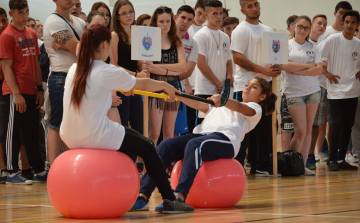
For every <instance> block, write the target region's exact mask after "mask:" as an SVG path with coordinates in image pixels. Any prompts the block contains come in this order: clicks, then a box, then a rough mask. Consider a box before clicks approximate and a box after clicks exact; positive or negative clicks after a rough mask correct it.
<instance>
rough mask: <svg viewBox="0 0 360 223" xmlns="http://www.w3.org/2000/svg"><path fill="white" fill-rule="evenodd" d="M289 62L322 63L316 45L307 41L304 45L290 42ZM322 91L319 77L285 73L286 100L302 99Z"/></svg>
mask: <svg viewBox="0 0 360 223" xmlns="http://www.w3.org/2000/svg"><path fill="white" fill-rule="evenodd" d="M289 61H290V62H294V63H313V62H315V63H322V60H321V54H320V51H319V49H318V48H317V46H316V45H314V44H312V43H310V42H308V41H306V42H305V43H304V44H303V45H300V44H298V43H297V42H295V40H294V39H292V40H289ZM317 91H320V87H319V81H318V77H317V76H305V75H298V74H293V73H291V72H285V73H284V86H283V93H284V94H285V96H286V98H294V97H302V96H305V95H309V94H313V93H315V92H317Z"/></svg>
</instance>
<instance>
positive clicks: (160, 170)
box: [118, 127, 175, 200]
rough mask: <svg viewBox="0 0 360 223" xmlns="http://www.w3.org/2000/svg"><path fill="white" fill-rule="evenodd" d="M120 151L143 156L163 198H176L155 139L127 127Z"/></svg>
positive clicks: (147, 169)
mask: <svg viewBox="0 0 360 223" xmlns="http://www.w3.org/2000/svg"><path fill="white" fill-rule="evenodd" d="M118 151H119V152H122V153H125V154H126V155H136V156H140V157H141V158H143V160H144V164H145V167H146V171H147V174H148V175H149V176H150V178H151V180H152V181H153V182H154V183H155V185H156V187H157V188H158V189H159V192H160V194H161V196H162V198H163V199H168V200H175V195H174V191H173V189H172V188H171V186H170V183H169V181H168V175H167V174H166V172H165V167H164V164H163V162H162V160H161V159H160V156H159V154H158V153H157V151H156V149H155V145H154V143H153V141H151V140H150V139H148V138H146V137H145V136H143V135H141V134H140V133H138V132H137V131H135V130H133V129H131V128H128V127H125V137H124V141H123V143H122V145H121V147H120V149H119V150H118Z"/></svg>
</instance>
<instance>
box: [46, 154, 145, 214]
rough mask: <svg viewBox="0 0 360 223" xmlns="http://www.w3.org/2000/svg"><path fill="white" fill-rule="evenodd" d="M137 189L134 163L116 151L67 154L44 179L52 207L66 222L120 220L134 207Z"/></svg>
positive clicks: (137, 180)
mask: <svg viewBox="0 0 360 223" xmlns="http://www.w3.org/2000/svg"><path fill="white" fill-rule="evenodd" d="M139 188H140V180H139V174H138V171H137V169H136V167H135V165H134V162H133V161H132V160H131V159H130V157H129V156H127V155H125V154H124V153H121V152H118V151H115V150H114V151H113V150H104V149H72V150H69V151H66V152H64V153H63V154H61V155H60V156H59V157H57V158H56V160H55V162H54V163H53V164H52V165H51V168H50V171H49V175H48V179H47V190H48V194H49V197H50V201H51V203H52V204H53V205H54V208H55V209H56V210H57V211H58V212H60V214H62V215H64V216H65V217H68V218H81V219H101V218H115V217H119V216H121V215H123V214H125V213H126V212H127V211H129V210H130V208H131V207H132V206H133V204H134V203H135V201H136V198H137V196H138V193H139Z"/></svg>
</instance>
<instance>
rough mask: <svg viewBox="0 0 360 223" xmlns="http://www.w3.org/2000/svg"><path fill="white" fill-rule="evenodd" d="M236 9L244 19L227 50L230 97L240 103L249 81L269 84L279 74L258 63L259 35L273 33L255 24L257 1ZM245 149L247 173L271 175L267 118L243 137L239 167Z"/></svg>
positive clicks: (242, 2)
mask: <svg viewBox="0 0 360 223" xmlns="http://www.w3.org/2000/svg"><path fill="white" fill-rule="evenodd" d="M240 6H241V12H242V13H243V14H244V15H245V16H246V20H245V21H243V22H241V23H240V24H239V25H238V26H237V27H236V29H235V30H234V31H233V33H232V36H231V50H232V52H233V57H234V62H235V64H236V72H235V76H234V98H236V99H237V100H238V101H242V91H243V89H244V87H245V85H246V84H247V83H248V81H249V80H250V79H252V78H254V77H261V78H263V79H265V80H266V81H268V82H270V83H271V80H272V77H277V76H278V75H280V73H281V67H280V65H271V64H264V63H263V62H262V35H263V32H273V30H272V29H271V28H270V27H268V26H266V25H264V24H262V23H260V22H259V17H260V3H259V2H258V1H257V0H240ZM250 140H251V144H250ZM249 144H250V145H249ZM248 147H249V155H248V156H250V157H249V158H251V159H252V161H251V167H252V168H251V171H250V173H253V174H256V176H270V175H272V174H273V169H272V165H271V159H270V154H271V153H272V117H271V115H269V116H267V115H266V114H265V113H264V112H263V114H262V117H261V120H260V122H259V124H258V125H257V126H256V127H255V129H254V130H252V131H251V132H250V133H248V134H247V135H246V136H245V138H244V140H243V142H242V143H241V149H240V152H239V154H238V157H236V159H237V160H238V161H239V162H240V163H241V164H244V159H245V154H246V148H248Z"/></svg>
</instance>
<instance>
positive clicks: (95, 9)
mask: <svg viewBox="0 0 360 223" xmlns="http://www.w3.org/2000/svg"><path fill="white" fill-rule="evenodd" d="M100 7H104V8H106V9H107V10H108V11H109V14H110V19H109V25H107V27H108V28H109V29H110V25H111V11H110V8H109V6H107V4H105V3H104V2H95V3H94V4H93V6H92V7H91V11H97V10H98V9H99V8H100ZM104 17H105V15H104Z"/></svg>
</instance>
